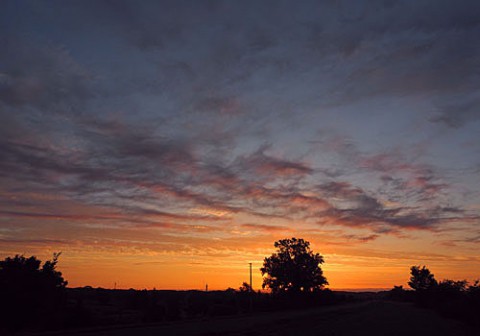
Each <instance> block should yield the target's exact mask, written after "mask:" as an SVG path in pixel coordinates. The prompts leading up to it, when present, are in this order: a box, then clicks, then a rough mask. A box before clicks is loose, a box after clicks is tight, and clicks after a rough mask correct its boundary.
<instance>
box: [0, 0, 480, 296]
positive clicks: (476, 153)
mask: <svg viewBox="0 0 480 336" xmlns="http://www.w3.org/2000/svg"><path fill="white" fill-rule="evenodd" d="M0 7H1V10H0V43H1V46H2V47H1V50H0V258H2V259H3V258H5V257H7V256H13V255H15V254H24V255H26V256H30V255H36V256H37V257H39V258H40V259H41V260H46V259H49V258H51V256H52V253H53V252H59V251H61V252H62V255H61V257H60V261H59V264H58V269H59V270H60V271H62V272H63V275H64V277H65V278H66V279H67V280H68V281H69V286H71V287H76V286H85V285H90V286H94V287H97V286H101V287H105V288H112V287H114V286H117V288H148V289H151V288H157V289H202V288H204V287H205V284H207V283H208V284H209V288H211V289H225V288H227V287H233V288H238V287H239V286H240V285H241V284H242V282H243V281H248V277H249V275H248V263H250V262H252V263H253V270H254V274H253V286H254V288H255V289H259V288H260V287H261V281H262V280H261V274H260V271H259V268H260V267H261V266H262V263H263V259H264V258H265V257H267V256H269V255H270V254H272V253H273V252H274V251H275V249H274V246H273V243H274V242H275V241H276V240H278V239H282V238H289V237H297V238H304V239H305V240H307V241H309V242H310V243H311V248H312V250H313V251H314V252H318V253H320V254H322V255H323V256H324V258H325V263H324V264H323V265H322V268H323V270H324V275H325V276H326V277H327V279H328V281H329V283H330V285H329V287H330V288H333V289H336V288H337V289H340V288H351V289H359V288H391V287H392V286H393V285H404V286H406V282H407V281H408V277H409V267H410V266H412V265H427V267H428V268H429V269H430V270H431V271H432V272H433V273H434V274H435V276H436V278H437V279H443V278H449V279H455V280H460V279H467V280H468V281H473V280H475V279H477V278H480V273H479V270H480V190H479V186H480V110H479V106H480V90H479V89H480V43H478V40H479V38H480V2H478V1H467V0H466V1H461V2H458V1H440V0H438V1H437V0H435V1H433V0H432V1H422V0H419V1H394V0H386V1H368V2H367V1H355V2H351V1H301V2H299V1H88V0H87V1H10V0H7V1H2V2H1V4H0Z"/></svg>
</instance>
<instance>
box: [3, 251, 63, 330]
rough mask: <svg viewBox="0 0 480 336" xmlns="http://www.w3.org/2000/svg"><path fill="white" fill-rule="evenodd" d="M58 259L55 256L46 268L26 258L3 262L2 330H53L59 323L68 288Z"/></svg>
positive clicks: (46, 264) (38, 262) (31, 258)
mask: <svg viewBox="0 0 480 336" xmlns="http://www.w3.org/2000/svg"><path fill="white" fill-rule="evenodd" d="M59 256H60V253H55V254H54V255H53V259H52V260H47V261H46V262H45V263H44V264H43V265H42V264H41V261H40V260H38V259H37V258H36V257H33V256H32V257H29V258H26V257H24V256H23V255H16V256H15V257H13V258H10V257H8V258H6V259H5V260H3V261H0V298H1V299H0V325H1V327H0V330H1V329H3V330H4V331H16V330H20V329H22V328H24V327H26V326H35V327H36V328H37V329H51V328H52V325H55V324H56V323H57V322H58V321H57V317H58V316H59V315H58V314H57V313H58V312H59V311H60V309H61V308H62V306H63V304H64V299H65V296H64V293H65V291H64V290H65V286H66V285H67V282H66V281H65V280H64V279H63V277H62V273H60V272H59V271H57V270H56V266H57V263H58V257H59Z"/></svg>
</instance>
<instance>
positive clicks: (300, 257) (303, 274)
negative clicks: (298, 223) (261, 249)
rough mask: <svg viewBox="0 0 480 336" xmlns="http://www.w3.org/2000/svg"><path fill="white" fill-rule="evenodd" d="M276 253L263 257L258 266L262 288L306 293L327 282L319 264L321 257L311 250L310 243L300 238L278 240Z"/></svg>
mask: <svg viewBox="0 0 480 336" xmlns="http://www.w3.org/2000/svg"><path fill="white" fill-rule="evenodd" d="M274 246H275V248H277V252H276V253H274V254H272V255H271V256H270V257H268V258H265V260H264V262H263V267H262V268H261V269H260V270H261V272H262V275H266V277H265V278H264V280H263V285H262V287H263V288H266V287H267V288H270V289H271V291H272V293H274V294H278V293H302V292H303V293H308V292H312V291H316V290H320V289H322V288H323V287H324V286H325V285H327V284H328V282H327V279H326V278H325V277H324V276H323V271H322V269H321V268H320V265H321V264H322V263H323V257H322V256H321V255H320V254H318V253H313V252H312V251H311V250H310V243H309V242H308V241H305V240H303V239H301V238H300V239H297V238H291V239H281V240H279V241H277V242H275V244H274Z"/></svg>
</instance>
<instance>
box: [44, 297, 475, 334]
mask: <svg viewBox="0 0 480 336" xmlns="http://www.w3.org/2000/svg"><path fill="white" fill-rule="evenodd" d="M60 334H61V335H70V336H80V335H83V336H128V335H135V336H154V335H155V336H156V335H175V336H187V335H198V336H220V335H227V336H229V335H230V336H254V335H259V336H260V335H262V336H266V335H272V336H273V335H285V336H287V335H293V336H297V335H298V336H300V335H302V336H303V335H305V336H309V335H312V336H317V335H318V336H321V335H331V336H333V335H335V336H341V335H349V336H350V335H365V336H366V335H369V336H371V335H389V336H394V335H422V336H429V335H432V336H433V335H435V336H442V335H445V336H446V335H458V336H462V335H475V333H474V331H473V330H471V329H469V328H467V327H466V326H465V325H464V324H463V323H461V322H458V321H455V320H450V319H445V318H442V317H440V316H439V315H437V314H436V313H435V312H434V311H432V310H426V309H421V308H417V307H414V306H413V305H411V304H409V303H399V302H391V301H383V300H367V301H361V302H355V303H345V304H340V305H336V306H329V307H320V308H313V309H306V310H296V311H281V312H263V313H253V314H245V315H236V316H229V317H211V318H199V319H194V320H189V321H174V322H161V323H155V324H148V325H130V326H125V325H123V326H118V327H115V326H109V327H103V328H92V329H83V330H79V331H70V332H61V333H45V334H42V335H45V336H46V335H60Z"/></svg>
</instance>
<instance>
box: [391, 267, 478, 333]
mask: <svg viewBox="0 0 480 336" xmlns="http://www.w3.org/2000/svg"><path fill="white" fill-rule="evenodd" d="M408 285H409V286H410V288H411V290H406V289H404V288H403V286H394V288H393V289H392V290H391V291H390V292H389V297H390V298H391V299H393V300H399V301H407V302H413V303H415V304H416V305H417V306H420V307H424V308H431V309H434V310H435V311H437V312H438V313H440V314H441V315H443V316H445V317H449V318H455V319H458V320H462V321H464V322H467V323H468V324H470V325H474V326H475V327H480V318H479V312H480V283H479V281H478V280H477V281H475V282H474V283H473V284H469V283H468V282H467V281H466V280H450V279H444V280H441V281H437V280H436V279H435V276H434V275H433V274H432V273H431V272H430V270H429V269H428V268H427V267H426V266H422V267H420V266H412V267H411V268H410V281H409V282H408Z"/></svg>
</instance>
